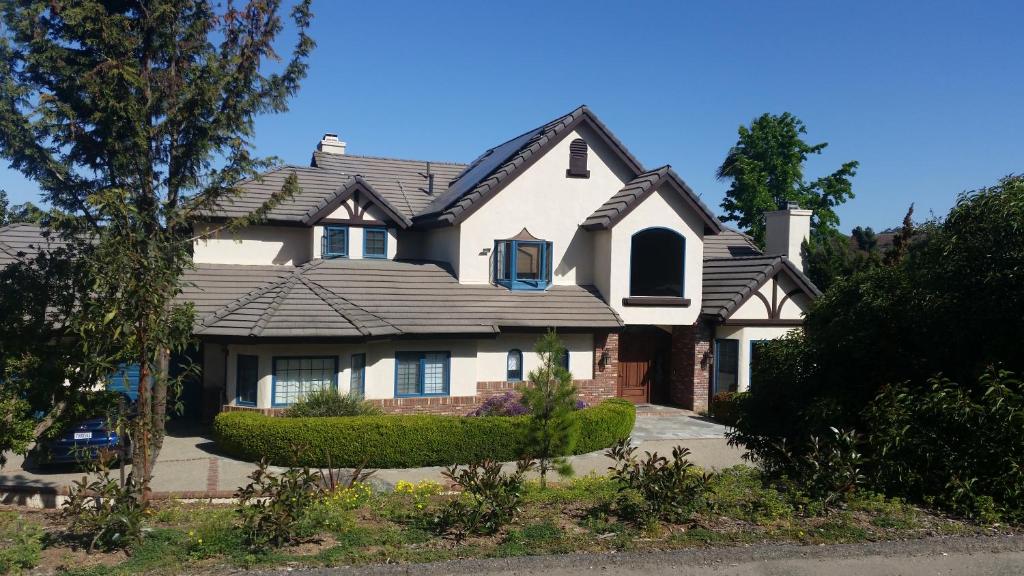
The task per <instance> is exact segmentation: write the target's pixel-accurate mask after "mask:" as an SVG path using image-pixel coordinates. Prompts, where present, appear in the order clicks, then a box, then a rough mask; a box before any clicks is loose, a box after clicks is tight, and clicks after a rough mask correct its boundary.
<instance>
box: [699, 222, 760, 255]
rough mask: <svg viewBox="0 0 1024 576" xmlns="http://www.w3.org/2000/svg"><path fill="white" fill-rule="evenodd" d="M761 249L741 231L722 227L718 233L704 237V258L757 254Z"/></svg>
mask: <svg viewBox="0 0 1024 576" xmlns="http://www.w3.org/2000/svg"><path fill="white" fill-rule="evenodd" d="M760 254H761V251H760V250H759V249H758V248H757V245H756V244H754V239H753V238H751V237H750V236H747V235H746V234H743V233H742V232H737V231H736V230H733V229H731V228H724V227H723V230H722V231H721V232H719V233H718V234H715V235H713V236H705V237H704V258H705V259H707V258H729V257H733V256H758V255H760Z"/></svg>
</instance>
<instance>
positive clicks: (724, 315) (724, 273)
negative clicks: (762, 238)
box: [701, 255, 820, 320]
mask: <svg viewBox="0 0 1024 576" xmlns="http://www.w3.org/2000/svg"><path fill="white" fill-rule="evenodd" d="M782 270H786V271H788V272H789V273H790V274H791V275H792V276H793V278H794V279H795V280H796V282H797V284H799V285H800V287H801V288H803V289H804V291H805V292H807V294H808V295H810V296H811V297H817V296H818V295H820V292H818V289H817V288H816V287H815V286H814V284H812V283H811V282H810V280H808V279H807V277H806V276H804V274H803V273H802V272H800V270H798V269H797V268H796V267H795V266H794V265H793V263H792V262H790V261H789V260H788V259H787V258H786V257H785V256H764V255H757V256H737V257H727V258H706V259H705V260H704V277H703V296H702V298H703V300H702V302H701V313H702V314H704V315H705V316H708V317H711V318H713V319H715V320H726V319H728V318H729V316H730V315H731V314H732V313H733V312H735V311H736V309H737V308H739V307H740V305H741V304H743V302H745V301H746V300H747V298H749V297H750V295H751V294H753V292H754V291H755V290H757V289H758V288H760V287H761V286H762V285H763V284H764V283H765V282H767V281H768V280H769V279H770V278H772V277H774V276H775V275H776V274H777V273H778V272H780V271H782Z"/></svg>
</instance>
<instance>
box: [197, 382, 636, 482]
mask: <svg viewBox="0 0 1024 576" xmlns="http://www.w3.org/2000/svg"><path fill="white" fill-rule="evenodd" d="M575 414H576V417H577V418H579V419H580V439H579V441H578V442H577V444H576V449H575V450H574V453H575V454H585V453H587V452H593V451H595V450H600V449H602V448H607V447H608V446H611V445H612V444H614V443H615V442H617V441H618V440H620V439H622V438H626V437H627V436H629V434H630V432H632V430H633V423H634V422H635V420H636V408H635V407H634V406H633V405H632V404H631V403H629V402H627V401H625V400H621V399H617V398H613V399H610V400H605V401H604V402H602V403H600V404H598V405H597V406H593V407H590V408H584V409H583V410H580V411H578V412H576V413H575ZM527 418H528V417H527V416H489V417H480V418H470V417H464V416H434V415H425V414H424V415H381V416H348V417H342V418H273V417H270V416H264V415H263V414H259V413H255V412H222V413H221V414H218V415H217V418H216V419H215V420H214V423H213V435H214V438H215V439H216V441H217V445H218V447H220V449H221V450H223V451H224V452H225V453H227V454H228V455H231V456H234V457H236V458H241V459H243V460H250V461H256V460H259V459H260V458H264V457H265V458H267V459H268V461H269V462H270V463H271V464H274V465H277V466H311V467H326V466H328V464H329V465H330V466H333V467H335V468H354V467H356V466H361V465H365V466H367V467H369V468H412V467H418V466H448V465H451V464H466V463H469V462H472V461H475V460H482V459H484V458H493V459H496V460H499V461H503V462H504V461H511V460H516V459H517V458H519V456H520V455H521V452H522V444H523V432H524V430H525V427H526V420H527Z"/></svg>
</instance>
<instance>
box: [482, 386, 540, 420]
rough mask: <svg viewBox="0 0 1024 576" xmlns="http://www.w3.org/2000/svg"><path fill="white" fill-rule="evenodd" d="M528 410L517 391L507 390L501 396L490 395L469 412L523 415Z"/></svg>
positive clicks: (486, 414)
mask: <svg viewBox="0 0 1024 576" xmlns="http://www.w3.org/2000/svg"><path fill="white" fill-rule="evenodd" d="M527 412H528V410H527V409H526V406H523V403H522V402H520V395H519V393H518V392H513V391H511V390H510V391H508V392H505V393H504V394H502V395H501V396H492V397H490V398H488V399H487V400H485V401H484V403H483V404H481V405H480V407H479V408H477V409H476V410H473V411H472V412H470V413H469V415H470V416H524V415H525V414H526V413H527Z"/></svg>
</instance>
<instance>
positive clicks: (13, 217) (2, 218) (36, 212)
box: [0, 189, 46, 226]
mask: <svg viewBox="0 0 1024 576" xmlns="http://www.w3.org/2000/svg"><path fill="white" fill-rule="evenodd" d="M45 216H46V213H45V212H43V211H42V210H40V209H39V208H38V207H37V206H36V205H35V204H33V203H31V202H25V203H24V204H15V205H14V206H11V202H10V200H8V199H7V191H6V190H2V189H0V226H7V225H8V224H14V223H16V222H32V223H39V222H41V221H42V220H43V218H44V217H45Z"/></svg>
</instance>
